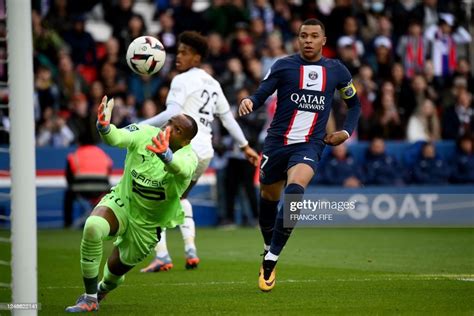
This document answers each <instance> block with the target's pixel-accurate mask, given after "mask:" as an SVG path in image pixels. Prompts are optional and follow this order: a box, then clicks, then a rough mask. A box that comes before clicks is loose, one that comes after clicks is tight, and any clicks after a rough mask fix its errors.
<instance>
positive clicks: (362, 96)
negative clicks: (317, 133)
mask: <svg viewBox="0 0 474 316" xmlns="http://www.w3.org/2000/svg"><path fill="white" fill-rule="evenodd" d="M354 87H355V88H356V91H357V96H358V97H359V100H360V105H361V115H360V118H359V125H358V127H357V138H358V139H359V140H368V139H370V138H371V136H372V135H371V133H370V132H371V124H372V116H373V114H374V107H373V103H372V102H370V99H369V96H368V94H367V91H366V88H365V86H364V85H363V84H362V83H361V81H360V80H359V79H358V78H354ZM326 133H327V132H326Z"/></svg>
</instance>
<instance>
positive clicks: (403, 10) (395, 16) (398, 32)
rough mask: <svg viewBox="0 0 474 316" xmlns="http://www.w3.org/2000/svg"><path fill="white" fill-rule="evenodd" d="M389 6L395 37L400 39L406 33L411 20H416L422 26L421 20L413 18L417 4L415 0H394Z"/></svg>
mask: <svg viewBox="0 0 474 316" xmlns="http://www.w3.org/2000/svg"><path fill="white" fill-rule="evenodd" d="M394 2H395V3H393V5H392V8H391V16H392V21H396V23H393V35H394V37H395V39H397V40H398V39H400V37H401V36H402V35H404V34H406V33H407V30H408V29H409V28H410V25H411V24H410V23H411V22H412V21H417V23H419V25H420V27H421V28H422V27H423V26H422V25H421V24H422V20H418V19H414V17H413V16H414V11H415V7H416V5H417V1H416V0H400V1H394Z"/></svg>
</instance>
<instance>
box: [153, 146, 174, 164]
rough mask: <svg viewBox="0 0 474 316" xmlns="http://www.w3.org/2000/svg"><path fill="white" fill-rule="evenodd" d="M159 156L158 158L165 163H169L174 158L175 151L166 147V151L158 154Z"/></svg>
mask: <svg viewBox="0 0 474 316" xmlns="http://www.w3.org/2000/svg"><path fill="white" fill-rule="evenodd" d="M156 155H157V156H158V158H160V159H161V161H163V162H164V163H165V164H169V163H170V162H171V160H173V152H172V151H171V149H169V148H168V149H166V151H165V152H164V153H161V154H158V153H157V154H156Z"/></svg>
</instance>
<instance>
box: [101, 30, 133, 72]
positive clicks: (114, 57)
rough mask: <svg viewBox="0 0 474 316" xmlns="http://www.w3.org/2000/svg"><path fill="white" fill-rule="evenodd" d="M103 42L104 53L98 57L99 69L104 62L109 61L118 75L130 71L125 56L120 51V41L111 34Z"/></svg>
mask: <svg viewBox="0 0 474 316" xmlns="http://www.w3.org/2000/svg"><path fill="white" fill-rule="evenodd" d="M104 44H105V54H104V56H103V57H102V58H100V60H99V67H98V68H99V69H101V68H102V66H103V65H104V64H105V63H111V64H113V65H114V66H115V67H116V68H117V70H118V71H119V73H120V75H125V74H127V73H130V69H129V68H128V65H127V61H126V59H125V56H124V55H123V54H121V53H120V43H119V41H118V39H117V38H115V37H113V36H112V37H110V38H109V39H108V40H107V41H106V42H105V43H104Z"/></svg>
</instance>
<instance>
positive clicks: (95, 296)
mask: <svg viewBox="0 0 474 316" xmlns="http://www.w3.org/2000/svg"><path fill="white" fill-rule="evenodd" d="M86 295H87V297H92V298H95V299H97V293H95V294H87V293H86Z"/></svg>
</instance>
